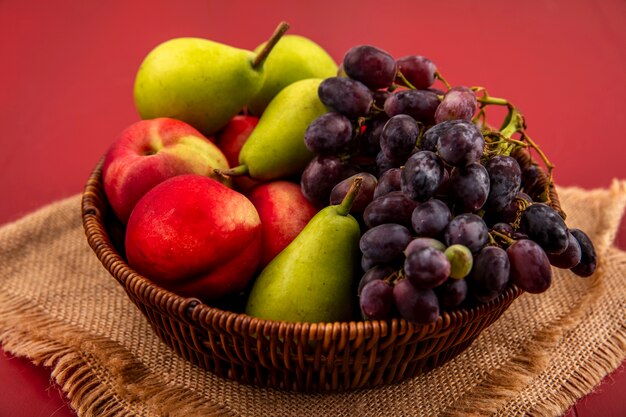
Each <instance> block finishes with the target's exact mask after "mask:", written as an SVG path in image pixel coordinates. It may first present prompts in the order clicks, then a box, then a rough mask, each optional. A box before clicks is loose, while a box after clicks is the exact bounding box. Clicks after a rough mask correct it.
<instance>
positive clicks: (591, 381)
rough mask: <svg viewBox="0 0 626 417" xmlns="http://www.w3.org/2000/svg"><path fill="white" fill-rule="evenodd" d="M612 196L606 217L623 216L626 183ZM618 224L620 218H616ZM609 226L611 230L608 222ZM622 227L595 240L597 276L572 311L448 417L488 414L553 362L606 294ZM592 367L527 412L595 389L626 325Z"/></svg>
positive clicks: (619, 356)
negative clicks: (608, 267) (607, 271)
mask: <svg viewBox="0 0 626 417" xmlns="http://www.w3.org/2000/svg"><path fill="white" fill-rule="evenodd" d="M610 191H611V195H612V196H613V197H614V198H615V199H616V200H617V203H616V204H615V205H614V206H612V207H611V209H612V210H611V212H610V213H607V215H606V216H605V217H604V218H605V219H607V220H608V219H616V218H617V219H621V217H622V215H623V213H624V209H625V208H626V182H624V181H617V180H615V181H613V184H612V185H611V189H610ZM618 224H619V222H618ZM607 229H608V230H611V229H610V228H608V227H607ZM617 232H618V228H616V229H615V230H611V233H606V234H605V235H604V236H603V239H601V240H600V241H598V242H595V243H596V250H597V253H598V254H599V258H600V260H601V261H600V263H599V267H598V270H597V271H596V273H595V274H594V275H593V276H592V277H591V279H592V280H593V281H592V283H591V286H590V288H589V292H588V293H587V294H586V296H585V297H583V298H581V299H580V300H579V302H578V303H577V305H576V307H574V308H573V309H572V310H571V312H570V313H571V314H569V315H567V316H563V317H561V318H558V319H556V320H554V321H553V322H551V323H550V324H549V325H546V326H545V327H544V328H543V329H542V330H540V331H538V332H537V333H536V334H535V335H534V337H533V338H532V339H531V340H530V341H529V342H528V343H527V344H526V346H525V347H524V348H523V349H521V350H520V351H519V352H518V353H517V354H515V355H514V356H512V357H511V358H510V359H509V360H508V361H507V363H506V367H504V368H498V369H495V370H494V371H493V372H491V373H490V374H488V375H487V376H486V377H485V379H484V380H483V381H481V383H480V384H478V385H477V386H476V387H475V388H474V389H472V390H469V391H467V392H466V393H465V394H464V395H463V397H461V398H460V399H459V400H457V401H456V402H455V403H454V404H453V405H452V406H450V407H449V408H448V409H446V410H444V412H443V413H442V415H443V416H446V417H462V416H463V417H465V416H487V415H492V414H495V413H497V412H498V409H499V408H500V407H502V406H503V405H504V404H505V403H506V402H507V401H508V400H510V399H511V398H512V397H513V396H514V395H516V394H517V393H519V391H520V390H521V389H522V388H524V387H525V386H527V385H528V384H529V383H530V382H531V381H532V379H533V378H535V377H536V376H537V375H538V374H539V373H540V372H541V371H542V370H544V369H545V368H546V366H547V365H548V363H549V360H550V355H551V353H552V352H553V350H554V348H555V347H556V346H557V345H558V343H559V341H560V340H561V338H562V337H563V335H564V334H565V333H566V332H568V331H569V330H571V329H572V328H574V327H575V326H576V324H577V323H579V322H580V319H581V318H582V317H583V316H584V315H585V313H587V311H588V306H590V305H592V304H593V302H595V301H596V300H597V299H598V297H600V295H601V294H602V288H603V285H602V276H603V275H604V267H603V266H602V259H604V258H606V255H608V251H609V250H610V247H611V245H612V244H613V242H614V241H615V236H616V234H617ZM592 357H593V359H594V360H593V361H590V362H589V363H590V365H591V366H589V367H585V369H579V370H578V371H577V372H575V373H574V374H573V375H572V376H571V378H570V379H568V381H566V383H565V386H564V387H563V389H562V390H561V391H560V392H558V393H557V394H556V395H555V396H554V397H552V398H550V399H546V401H544V403H542V404H540V405H538V406H537V407H536V408H535V409H533V410H531V411H530V412H529V414H530V415H561V414H563V413H564V412H565V411H566V410H567V409H569V408H570V407H571V406H572V405H573V404H574V403H575V402H576V400H577V399H579V398H581V397H583V396H584V395H586V394H588V393H589V392H591V391H592V390H593V389H594V387H596V386H597V385H598V383H600V382H601V381H602V379H603V378H604V377H605V376H607V375H608V374H610V373H611V372H613V371H614V370H615V369H617V368H618V367H619V366H620V364H621V363H622V362H623V361H624V359H626V328H624V327H623V326H622V327H621V329H618V330H617V331H616V332H615V334H614V335H613V336H612V337H611V338H609V339H607V340H606V341H605V342H604V344H603V345H602V346H601V348H600V349H598V351H596V352H595V353H594V354H593V355H592Z"/></svg>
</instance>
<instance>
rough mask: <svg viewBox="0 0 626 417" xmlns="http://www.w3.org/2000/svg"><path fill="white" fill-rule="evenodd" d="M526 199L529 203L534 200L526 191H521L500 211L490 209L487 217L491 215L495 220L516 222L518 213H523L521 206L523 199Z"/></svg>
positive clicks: (490, 217)
mask: <svg viewBox="0 0 626 417" xmlns="http://www.w3.org/2000/svg"><path fill="white" fill-rule="evenodd" d="M520 200H523V201H525V202H526V203H528V204H532V202H533V200H532V198H530V196H529V195H528V194H526V193H524V192H521V191H519V192H518V193H517V195H516V196H515V198H513V201H511V202H510V203H509V204H507V205H506V207H504V208H503V209H502V210H500V211H496V212H494V211H489V212H488V214H487V215H486V216H485V217H487V216H488V217H489V219H493V220H494V222H496V223H497V222H503V223H514V222H515V221H516V220H517V217H518V215H521V212H522V209H521V208H520V204H522V201H520Z"/></svg>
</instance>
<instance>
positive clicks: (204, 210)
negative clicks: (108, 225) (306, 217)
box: [125, 175, 261, 300]
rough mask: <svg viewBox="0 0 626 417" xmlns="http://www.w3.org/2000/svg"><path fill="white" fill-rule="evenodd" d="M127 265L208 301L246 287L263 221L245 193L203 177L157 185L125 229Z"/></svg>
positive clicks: (256, 259)
mask: <svg viewBox="0 0 626 417" xmlns="http://www.w3.org/2000/svg"><path fill="white" fill-rule="evenodd" d="M125 246H126V256H127V259H128V264H129V265H130V266H131V267H132V268H134V269H135V270H137V271H138V272H139V273H140V274H142V275H144V276H145V277H147V278H149V279H150V280H152V281H154V282H155V283H156V284H158V285H161V286H162V287H164V288H166V289H169V290H171V291H173V292H175V293H177V294H180V295H183V296H187V297H198V298H202V299H206V300H212V299H217V298H220V297H223V296H225V295H228V294H234V293H237V292H239V291H241V290H243V289H244V288H245V287H246V285H247V284H248V282H249V281H250V279H251V278H252V277H253V274H254V273H255V271H256V269H257V266H258V264H259V261H260V254H261V221H260V219H259V215H258V213H257V211H256V209H255V207H254V205H253V204H252V203H251V202H250V201H249V200H248V199H247V198H246V197H245V196H243V195H242V194H240V193H238V192H237V191H234V190H232V189H230V188H228V187H226V186H225V185H223V184H221V183H219V182H218V181H216V180H214V179H212V178H208V177H204V176H200V175H180V176H177V177H174V178H170V179H169V180H167V181H165V182H163V183H161V184H159V185H157V186H156V187H154V188H153V189H152V190H150V191H149V192H148V193H146V195H144V196H143V198H142V199H141V200H140V201H139V202H138V203H137V205H136V206H135V209H134V210H133V212H132V214H131V216H130V219H129V221H128V227H127V229H126V238H125Z"/></svg>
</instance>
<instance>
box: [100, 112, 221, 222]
mask: <svg viewBox="0 0 626 417" xmlns="http://www.w3.org/2000/svg"><path fill="white" fill-rule="evenodd" d="M214 168H218V169H227V168H228V162H227V161H226V157H225V156H224V155H223V154H222V152H221V151H220V150H219V148H218V147H217V146H216V145H215V144H214V143H213V142H211V141H210V140H209V139H207V138H205V137H204V136H202V134H201V133H200V132H198V131H197V130H196V129H194V128H193V127H191V126H190V125H188V124H187V123H184V122H181V121H179V120H175V119H169V118H159V119H152V120H142V121H140V122H137V123H134V124H132V125H131V126H129V127H128V128H126V129H125V130H124V131H123V132H122V133H121V135H120V136H119V138H118V139H117V140H116V141H115V142H114V143H113V144H112V145H111V147H110V148H109V150H108V151H107V154H106V156H105V160H104V166H103V171H102V175H103V182H104V191H105V193H106V195H107V198H108V200H109V203H110V204H111V207H112V208H113V211H114V212H115V214H116V215H117V217H118V218H119V219H120V220H121V221H122V222H124V223H126V222H127V221H128V217H129V216H130V213H131V211H132V209H133V207H134V206H135V204H136V203H137V201H139V199H140V198H141V197H142V196H143V195H144V194H145V193H146V192H147V191H148V190H150V189H151V188H152V187H154V186H155V185H157V184H159V183H161V182H163V181H165V180H166V179H168V178H171V177H174V176H176V175H182V174H200V175H207V176H210V177H215V178H218V177H219V179H220V180H223V179H222V177H220V176H218V175H216V174H215V173H214V172H213V169H214Z"/></svg>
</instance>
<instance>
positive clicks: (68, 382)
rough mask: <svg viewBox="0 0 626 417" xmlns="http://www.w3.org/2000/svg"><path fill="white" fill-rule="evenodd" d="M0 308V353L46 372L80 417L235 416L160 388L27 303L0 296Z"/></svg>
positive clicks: (118, 351) (102, 342) (126, 357)
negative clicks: (26, 359) (47, 368)
mask: <svg viewBox="0 0 626 417" xmlns="http://www.w3.org/2000/svg"><path fill="white" fill-rule="evenodd" d="M0 306H1V307H0V328H2V329H3V331H2V332H1V333H0V344H2V348H3V349H4V350H5V351H7V352H9V353H11V354H12V355H14V356H19V357H26V358H28V359H30V360H31V361H32V362H33V363H35V364H36V365H43V366H46V367H49V368H51V376H52V379H54V381H55V382H56V383H57V384H58V385H59V386H60V388H61V389H62V390H63V392H64V393H65V394H66V395H67V398H68V399H69V401H70V405H71V406H72V408H73V409H74V410H75V411H76V412H77V414H78V415H79V416H98V417H122V416H128V415H129V412H132V413H133V415H138V416H169V417H178V416H180V417H187V416H217V415H219V416H235V415H236V413H234V412H232V411H231V410H230V409H229V408H228V407H227V406H226V405H224V404H217V403H213V402H211V401H210V400H208V399H206V398H204V397H202V396H200V395H197V394H196V393H194V392H191V391H189V390H186V389H182V388H179V387H172V386H169V385H167V384H165V383H164V382H163V381H162V380H161V379H160V378H159V377H158V376H155V375H154V373H153V371H150V370H149V369H147V368H146V367H145V366H144V365H143V364H142V363H141V362H139V361H137V360H136V358H135V357H134V356H133V355H132V354H130V353H129V352H128V350H127V349H126V348H124V347H123V346H121V345H119V344H118V343H116V342H114V341H112V340H110V339H107V338H104V337H98V336H94V335H92V334H89V333H87V332H81V331H77V330H76V329H75V328H73V327H71V326H69V325H67V324H65V323H59V322H58V321H56V320H54V318H52V317H50V316H49V315H47V314H46V312H45V311H43V310H42V309H41V308H39V307H37V306H33V305H29V304H28V301H27V300H24V299H20V298H16V297H11V296H10V294H7V293H4V292H2V293H0ZM94 369H97V370H98V372H94ZM103 376H104V377H103Z"/></svg>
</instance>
